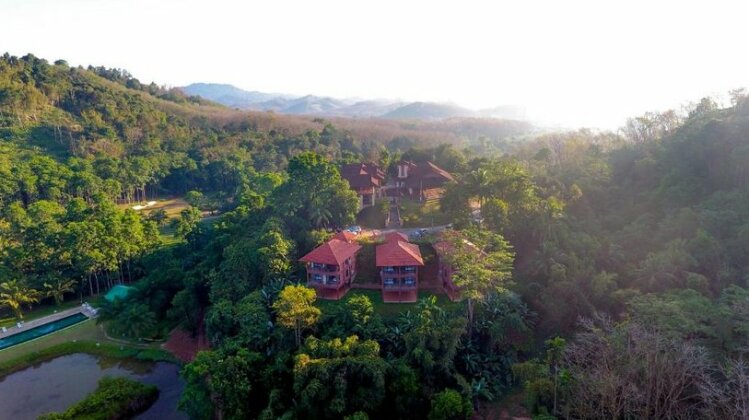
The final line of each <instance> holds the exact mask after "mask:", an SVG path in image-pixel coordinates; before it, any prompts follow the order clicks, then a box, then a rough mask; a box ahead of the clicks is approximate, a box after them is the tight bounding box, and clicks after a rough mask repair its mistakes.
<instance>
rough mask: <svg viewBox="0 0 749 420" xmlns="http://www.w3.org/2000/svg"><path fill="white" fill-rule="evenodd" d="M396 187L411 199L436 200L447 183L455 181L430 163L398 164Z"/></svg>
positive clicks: (404, 162) (405, 162) (409, 162)
mask: <svg viewBox="0 0 749 420" xmlns="http://www.w3.org/2000/svg"><path fill="white" fill-rule="evenodd" d="M397 167H398V177H397V179H396V186H398V187H400V189H401V191H404V192H405V193H407V194H408V195H409V196H411V197H412V198H417V199H419V200H427V199H437V198H439V197H441V196H442V191H443V188H444V186H445V184H447V183H448V182H452V181H455V178H453V176H452V175H450V173H449V172H447V171H445V170H444V169H442V168H440V167H439V166H437V165H435V164H434V163H432V162H429V161H427V162H419V163H414V162H411V161H408V160H405V161H401V162H398V165H397Z"/></svg>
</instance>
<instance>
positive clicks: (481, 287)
mask: <svg viewBox="0 0 749 420" xmlns="http://www.w3.org/2000/svg"><path fill="white" fill-rule="evenodd" d="M229 92H231V90H229ZM732 99H733V103H732V105H731V106H730V107H725V108H721V107H720V106H719V105H718V104H717V103H716V102H714V101H713V100H712V99H710V98H704V99H702V100H701V101H700V102H699V103H697V104H696V105H694V106H691V107H690V108H688V109H687V110H686V111H685V113H684V114H681V113H678V112H675V111H666V112H663V113H649V114H646V115H643V116H639V117H636V118H633V119H631V120H629V121H628V123H627V125H626V126H625V127H623V128H622V130H620V131H618V132H616V133H613V132H593V131H590V130H579V131H573V132H553V133H542V134H537V135H534V134H533V133H532V132H530V133H529V131H530V130H531V127H529V126H528V125H527V124H525V123H522V122H518V121H504V120H497V119H492V118H480V117H470V118H469V117H461V118H442V119H438V120H429V121H425V120H418V119H413V118H407V119H404V120H400V119H375V118H371V119H352V118H343V117H325V118H321V117H310V116H299V115H281V114H277V113H274V112H249V111H241V110H236V109H231V108H228V107H225V106H222V105H219V104H216V103H214V102H211V101H208V100H206V99H204V98H200V97H196V96H187V95H185V94H184V93H182V92H181V91H175V90H172V89H166V88H161V87H159V86H157V85H155V84H149V85H145V84H142V83H140V82H139V81H138V80H137V79H135V78H134V77H132V76H131V75H129V74H128V73H127V72H124V71H122V70H114V69H105V68H89V69H84V68H75V67H70V66H68V65H67V64H66V63H64V62H57V63H54V64H50V63H47V62H46V61H44V60H40V59H38V58H36V57H33V56H25V57H21V58H18V57H11V56H8V55H5V56H3V57H2V58H0V280H2V281H0V291H1V292H2V299H3V301H2V302H4V304H5V306H6V307H3V309H2V310H4V311H5V312H6V313H8V316H14V317H16V318H20V316H22V315H23V313H25V312H30V311H39V308H38V307H37V304H38V306H45V308H44V309H43V310H44V311H52V310H54V309H51V308H53V306H52V305H57V304H58V303H59V302H62V301H64V300H65V299H67V300H68V301H73V300H75V301H80V300H87V301H92V302H97V301H98V300H99V299H97V298H98V297H100V296H101V295H102V294H104V293H106V292H107V290H110V289H111V288H112V287H113V286H114V285H118V284H123V283H128V284H130V285H132V286H133V289H132V292H130V294H129V295H128V296H127V297H125V298H123V299H118V300H116V301H114V302H107V301H104V302H103V303H102V304H101V308H100V312H99V314H100V317H99V321H100V322H103V323H104V328H106V331H107V332H111V333H112V334H114V335H116V336H117V337H118V338H119V337H125V338H128V339H131V340H133V341H134V342H135V341H142V340H154V341H156V340H163V339H165V338H166V337H167V336H168V335H169V334H170V332H173V331H180V329H184V330H185V332H178V336H179V335H182V336H183V337H189V336H190V335H191V334H193V335H195V336H197V337H199V339H198V340H196V341H200V342H207V343H210V348H208V349H206V351H203V352H200V353H198V354H197V355H196V357H195V358H194V359H193V360H191V361H188V362H186V364H185V365H184V366H183V368H182V370H181V372H182V376H183V379H184V382H185V391H184V393H183V397H182V401H181V405H180V407H181V409H183V410H184V411H185V412H187V413H188V414H189V415H190V416H191V417H195V418H212V417H213V416H218V415H226V417H227V418H229V417H232V418H320V419H328V418H330V419H339V418H347V417H348V418H392V419H397V418H410V419H434V418H460V419H465V418H470V417H471V416H472V415H474V416H479V417H486V418H497V417H499V416H498V415H497V412H501V411H503V409H504V407H502V406H498V405H501V404H507V402H508V401H520V400H522V401H524V403H523V404H524V408H523V409H521V410H513V411H515V412H523V413H524V414H522V415H523V416H527V415H533V416H536V417H538V418H551V416H550V415H549V413H552V414H553V415H554V417H559V418H744V417H746V415H745V413H742V412H740V410H739V409H737V407H749V393H742V392H737V389H738V390H741V389H743V388H741V387H745V385H746V384H747V383H749V366H748V365H747V364H746V363H745V360H746V357H747V354H749V352H748V351H747V346H746V343H749V288H747V279H749V170H748V169H747V168H749V136H747V133H748V132H749V97H747V96H746V95H744V94H742V93H741V92H738V93H737V94H735V95H734V97H733V98H732ZM302 103H304V104H305V105H304V106H305V107H307V109H310V108H309V107H313V108H314V107H316V106H317V105H314V104H316V103H317V102H316V101H315V100H313V98H306V99H304V101H302ZM334 105H335V103H334V102H330V103H329V106H331V107H332V106H334ZM422 108H429V106H428V105H423V104H422V105H419V106H413V107H411V108H410V110H409V111H408V112H412V113H418V112H419V110H420V109H422ZM429 112H437V111H436V110H431V111H429ZM440 112H441V111H440ZM519 137H522V141H513V139H517V138H519ZM400 160H410V161H413V162H419V163H422V162H427V161H430V162H433V163H434V164H435V165H437V166H439V167H440V168H442V169H443V170H445V171H448V172H449V173H450V174H451V177H452V178H454V179H455V180H456V181H455V182H448V183H446V184H444V185H442V187H443V188H440V189H439V190H440V191H439V194H442V196H441V198H439V199H438V200H433V201H431V200H430V201H429V202H428V203H422V202H420V201H419V200H418V199H408V198H407V197H402V198H401V200H400V203H399V204H397V205H399V206H400V210H401V211H402V213H401V214H402V217H403V218H404V219H406V218H407V219H408V223H409V226H414V228H413V230H412V229H403V230H402V231H401V232H400V233H403V234H404V236H403V237H401V238H400V239H397V238H396V239H397V240H398V244H396V245H397V247H398V248H401V249H403V248H402V247H403V246H406V245H405V244H402V243H401V242H404V241H406V240H409V241H411V242H413V243H414V245H415V246H414V247H410V246H407V248H408V249H410V251H408V252H409V254H411V257H414V255H415V254H412V253H417V252H418V255H419V258H420V259H421V258H422V257H423V261H424V267H423V268H422V269H419V268H415V267H414V268H413V269H412V268H408V269H405V268H404V269H403V270H404V272H406V273H417V274H416V275H413V274H407V276H412V275H413V276H414V277H415V278H414V279H413V280H416V281H415V282H405V281H404V282H402V283H400V284H399V285H398V288H399V289H405V290H407V291H409V292H411V293H414V294H415V295H416V296H417V299H418V301H417V302H412V303H386V301H385V300H384V294H385V293H386V292H388V290H387V288H388V287H390V286H389V285H388V284H386V283H385V282H384V281H383V282H382V284H381V285H380V284H379V283H375V284H367V285H366V286H367V287H370V286H374V287H376V288H381V290H365V289H359V288H358V287H355V286H364V284H362V283H357V281H360V280H362V279H363V277H364V276H368V277H376V276H377V275H376V273H377V270H378V268H377V266H376V261H377V259H378V256H377V252H378V251H377V249H378V247H377V245H378V242H379V241H381V240H382V238H378V237H377V236H375V235H370V234H373V233H374V232H373V231H372V230H368V229H366V228H367V226H363V228H365V229H363V232H366V233H367V234H366V235H364V234H362V235H361V236H354V237H353V239H352V238H351V237H350V236H346V235H343V236H339V237H337V238H336V239H333V240H331V239H330V238H331V237H332V236H333V235H334V234H335V233H334V232H335V231H336V230H338V229H342V228H345V227H347V226H351V225H352V224H354V223H356V220H357V211H358V207H359V200H360V198H359V196H358V195H357V192H356V191H354V190H353V189H352V188H350V185H349V184H348V182H347V181H346V180H345V179H344V178H343V177H342V176H341V173H340V170H339V168H340V165H341V164H342V163H355V162H361V161H372V162H377V163H378V164H379V165H381V166H382V167H383V168H385V169H386V170H387V169H389V172H394V171H393V169H395V168H394V166H395V165H394V164H395V163H396V162H398V161H400ZM416 167H418V165H417V166H416ZM413 172H417V173H418V171H417V170H415V169H414V170H413V171H412V173H413ZM165 195H171V196H180V197H184V203H185V204H184V205H182V204H181V205H180V206H179V209H178V211H179V214H178V215H177V214H169V213H167V212H166V211H165V210H164V208H158V207H156V206H153V207H150V210H149V209H146V210H142V211H140V212H136V211H135V210H134V209H133V208H132V207H133V202H134V201H139V202H140V201H146V200H149V199H151V198H153V197H163V196H165ZM175 201H176V200H175ZM382 202H384V200H383V201H382ZM180 203H182V201H180ZM369 209H371V210H373V211H374V212H380V213H379V214H375V215H377V216H382V217H384V212H385V211H387V209H386V208H385V207H384V206H375V207H370V208H369ZM159 210H164V211H162V212H160V211H159ZM174 212H176V210H172V213H174ZM217 212H218V214H216V213H217ZM206 213H210V214H211V217H208V218H204V217H203V216H204V215H205V214H206ZM170 217H171V222H170V221H169V220H168V219H169V218H170ZM437 217H438V220H439V221H440V222H441V223H442V222H444V223H445V224H447V223H449V224H450V227H448V228H446V229H444V230H439V231H438V229H428V228H429V227H433V226H435V225H436V224H437V223H435V219H437ZM417 228H418V230H416V229H417ZM422 229H423V230H422ZM436 231H438V232H436ZM424 232H426V233H424ZM409 234H410V236H409ZM167 235H169V242H165V241H164V240H163V239H164V238H165V237H166V236H167ZM373 236H374V237H373ZM401 239H403V241H401ZM328 241H330V242H328ZM348 241H352V242H351V243H348V244H347V243H346V242H348ZM326 242H328V246H329V248H328V249H329V250H330V252H331V253H333V255H332V257H333V260H331V259H330V257H331V254H329V253H328V252H327V251H324V250H325V248H323V252H321V253H319V254H318V256H322V257H323V258H324V261H320V262H319V263H317V261H311V262H315V264H309V265H307V264H304V263H301V262H300V258H302V257H303V256H305V255H307V256H309V255H311V252H310V251H312V250H314V249H316V248H318V247H320V246H321V244H324V243H326ZM355 242H359V245H361V246H357V245H356V244H355ZM391 243H393V242H391ZM387 248H390V247H387V246H386V248H385V249H387ZM335 249H338V250H341V249H347V250H348V251H347V252H351V253H353V254H348V253H347V254H346V255H344V256H343V257H341V258H342V259H336V258H338V257H337V256H336V254H337V252H336V251H334V250H335ZM380 249H383V248H380ZM357 252H359V253H360V254H359V255H358V256H357V255H356V253H357ZM387 252H390V251H387ZM436 255H438V256H439V258H435V256H436ZM349 256H351V257H353V259H348V258H349ZM343 258H345V259H343ZM341 261H343V263H342V262H341ZM396 261H397V260H396ZM407 261H414V260H413V259H412V258H409V259H408V260H407ZM334 263H335V264H337V265H334ZM440 263H442V264H443V267H439V264H440ZM318 264H320V265H318ZM346 264H352V265H346ZM407 264H414V263H412V262H408V263H407ZM445 264H446V265H448V266H449V267H447V266H444V265H445ZM352 266H353V268H354V271H355V272H358V273H359V274H358V277H357V278H356V279H354V280H353V283H352V284H351V285H350V286H351V290H348V286H349V285H346V290H345V291H343V292H344V293H346V295H345V297H343V298H342V299H340V300H324V301H323V299H322V296H321V295H322V294H321V295H320V296H319V295H318V293H317V292H316V291H315V290H314V289H315V288H320V287H328V286H330V285H333V286H334V287H339V286H342V285H344V282H343V281H341V279H343V278H344V277H342V276H343V275H346V276H351V275H352V272H351V271H348V268H349V267H352ZM404 266H405V267H413V266H410V265H405V264H404ZM343 268H346V269H347V270H346V271H345V272H344V270H343ZM308 270H310V271H309V272H308ZM399 270H400V268H399ZM331 273H335V274H331ZM344 273H345V274H344ZM367 273H369V274H367ZM316 275H330V276H333V277H334V278H335V280H332V279H330V277H329V278H328V280H331V281H330V282H329V283H325V282H324V281H318V280H316V279H315V276H316ZM364 278H366V277H364ZM305 280H307V281H308V282H306V281H305ZM392 280H393V282H395V281H396V280H395V279H392ZM393 284H395V283H393ZM425 285H430V286H429V287H424V286H425ZM448 291H450V293H447V292H448ZM450 298H452V299H454V301H452V300H451V299H450ZM30 303H33V304H34V308H30V307H29V306H30V305H29V304H30ZM76 305H77V304H76ZM54 308H57V306H54ZM37 313H38V312H37ZM29 315H32V314H29ZM29 318H31V316H29ZM37 319H38V318H37ZM9 325H10V324H9ZM185 341H187V340H185ZM67 345H71V346H73V347H72V348H77V347H74V346H78V345H80V344H77V343H66V346H67ZM86 345H88V344H86ZM154 345H155V346H156V345H158V344H154ZM90 346H91V348H94V346H95V343H94V342H91V343H90ZM123 346H124V344H123ZM66 348H68V347H66ZM84 348H85V347H84ZM96 348H98V346H97V347H96ZM195 348H197V347H195ZM201 348H204V346H202V345H201ZM120 350H124V348H122V347H121V348H120ZM45 351H46V350H45ZM190 354H192V352H190ZM19 360H22V361H24V362H27V361H28V360H29V359H28V358H27V357H26V355H23V356H22V357H21V358H20V359H19ZM331 378H334V380H331ZM601 384H605V386H602V385H601ZM610 402H611V403H610ZM440 410H441V411H440ZM369 416H371V417H369Z"/></svg>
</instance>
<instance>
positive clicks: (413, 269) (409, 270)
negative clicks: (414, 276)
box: [403, 265, 416, 273]
mask: <svg viewBox="0 0 749 420" xmlns="http://www.w3.org/2000/svg"><path fill="white" fill-rule="evenodd" d="M403 272H404V273H415V272H416V267H415V266H413V265H409V266H408V267H403Z"/></svg>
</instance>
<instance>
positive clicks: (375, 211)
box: [356, 203, 388, 229]
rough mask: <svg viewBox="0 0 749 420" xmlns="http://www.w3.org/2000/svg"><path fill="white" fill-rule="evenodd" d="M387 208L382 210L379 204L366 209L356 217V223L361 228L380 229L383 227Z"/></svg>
mask: <svg viewBox="0 0 749 420" xmlns="http://www.w3.org/2000/svg"><path fill="white" fill-rule="evenodd" d="M387 211H388V210H387V208H385V209H384V210H383V208H382V207H381V204H380V203H377V205H375V206H372V207H367V208H365V209H363V210H362V211H360V212H359V214H357V215H356V223H357V224H358V225H360V226H362V227H365V228H370V229H382V228H384V227H385V217H386V216H387V213H386V212H387Z"/></svg>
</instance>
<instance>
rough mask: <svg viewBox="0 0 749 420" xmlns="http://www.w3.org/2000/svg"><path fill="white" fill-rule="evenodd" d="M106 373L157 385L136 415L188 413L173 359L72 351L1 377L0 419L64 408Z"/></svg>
mask: <svg viewBox="0 0 749 420" xmlns="http://www.w3.org/2000/svg"><path fill="white" fill-rule="evenodd" d="M105 376H124V377H127V378H131V379H134V380H137V381H140V382H143V383H146V384H151V385H156V386H157V387H158V388H159V399H158V400H157V401H156V402H155V403H154V404H153V405H152V406H151V408H149V409H148V411H146V412H145V413H143V414H141V415H140V416H138V417H137V418H138V419H158V420H166V419H187V418H188V417H187V415H186V414H184V413H182V412H179V411H177V403H178V401H179V398H180V395H181V394H182V390H183V389H184V386H185V384H184V381H183V380H182V379H181V378H180V377H179V366H177V365H175V364H172V363H165V362H158V363H150V362H141V361H136V360H122V359H109V358H105V357H99V356H92V355H89V354H84V353H76V354H71V355H68V356H61V357H58V358H56V359H52V360H50V361H47V362H43V363H40V364H39V365H36V366H32V367H30V368H27V369H24V370H22V371H20V372H16V373H13V374H10V375H8V376H6V377H5V378H3V379H0V419H3V420H4V419H14V420H25V419H36V418H37V417H38V416H39V415H42V414H46V413H49V412H52V411H58V412H59V411H63V410H65V409H66V408H68V407H69V406H71V405H73V404H75V403H76V402H78V401H80V400H82V399H83V398H84V397H86V395H88V394H89V393H91V392H92V391H94V390H95V389H96V385H97V383H98V382H99V379H101V378H103V377H105Z"/></svg>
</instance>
